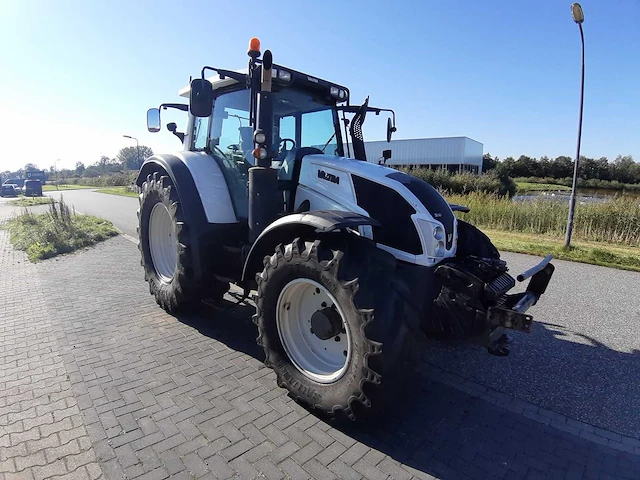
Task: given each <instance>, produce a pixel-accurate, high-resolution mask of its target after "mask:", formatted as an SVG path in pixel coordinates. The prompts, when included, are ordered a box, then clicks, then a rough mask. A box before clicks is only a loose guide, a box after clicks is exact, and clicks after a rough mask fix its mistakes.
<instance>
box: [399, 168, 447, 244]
mask: <svg viewBox="0 0 640 480" xmlns="http://www.w3.org/2000/svg"><path fill="white" fill-rule="evenodd" d="M387 177H388V178H392V179H393V180H395V181H396V182H400V183H401V184H403V185H404V186H405V187H407V188H408V189H409V191H410V192H411V193H413V194H414V195H415V196H416V198H417V199H418V200H420V203H422V205H424V207H425V208H426V209H427V210H428V211H429V213H430V214H431V216H432V217H433V218H435V219H436V220H438V221H439V222H441V223H442V225H443V226H444V230H445V232H446V233H447V235H446V246H447V250H449V249H450V248H451V245H452V244H453V226H454V223H455V216H454V215H453V212H452V211H451V208H450V207H449V204H448V203H447V202H446V200H445V199H444V198H442V195H440V194H439V193H438V191H437V190H436V189H435V188H433V187H432V186H431V185H430V184H428V183H427V182H425V181H423V180H420V179H419V178H416V177H412V176H411V175H407V174H406V173H403V172H394V173H390V174H389V175H387Z"/></svg>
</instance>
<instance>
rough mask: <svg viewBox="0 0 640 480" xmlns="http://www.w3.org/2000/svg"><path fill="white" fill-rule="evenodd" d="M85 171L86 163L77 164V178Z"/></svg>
mask: <svg viewBox="0 0 640 480" xmlns="http://www.w3.org/2000/svg"><path fill="white" fill-rule="evenodd" d="M84 171H85V166H84V163H82V162H76V170H75V174H76V177H81V176H82V174H83V173H84Z"/></svg>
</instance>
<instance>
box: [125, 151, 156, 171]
mask: <svg viewBox="0 0 640 480" xmlns="http://www.w3.org/2000/svg"><path fill="white" fill-rule="evenodd" d="M151 155H153V150H151V148H149V147H147V146H145V145H140V156H138V148H137V147H135V146H133V147H125V148H123V149H121V150H120V151H119V152H118V155H117V156H116V158H117V160H118V161H119V162H120V164H121V165H122V166H123V167H125V168H127V169H128V170H138V169H139V168H140V166H141V165H142V163H143V162H144V161H145V159H147V158H149V157H150V156H151Z"/></svg>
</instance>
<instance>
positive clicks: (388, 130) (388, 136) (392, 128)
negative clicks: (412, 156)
mask: <svg viewBox="0 0 640 480" xmlns="http://www.w3.org/2000/svg"><path fill="white" fill-rule="evenodd" d="M395 131H396V127H395V126H393V125H392V124H391V117H389V118H387V143H391V134H392V133H393V132H395ZM389 158H391V157H389Z"/></svg>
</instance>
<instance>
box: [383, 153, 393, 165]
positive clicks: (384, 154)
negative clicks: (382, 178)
mask: <svg viewBox="0 0 640 480" xmlns="http://www.w3.org/2000/svg"><path fill="white" fill-rule="evenodd" d="M382 158H384V161H385V163H386V161H387V160H389V159H390V158H391V150H383V151H382Z"/></svg>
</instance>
